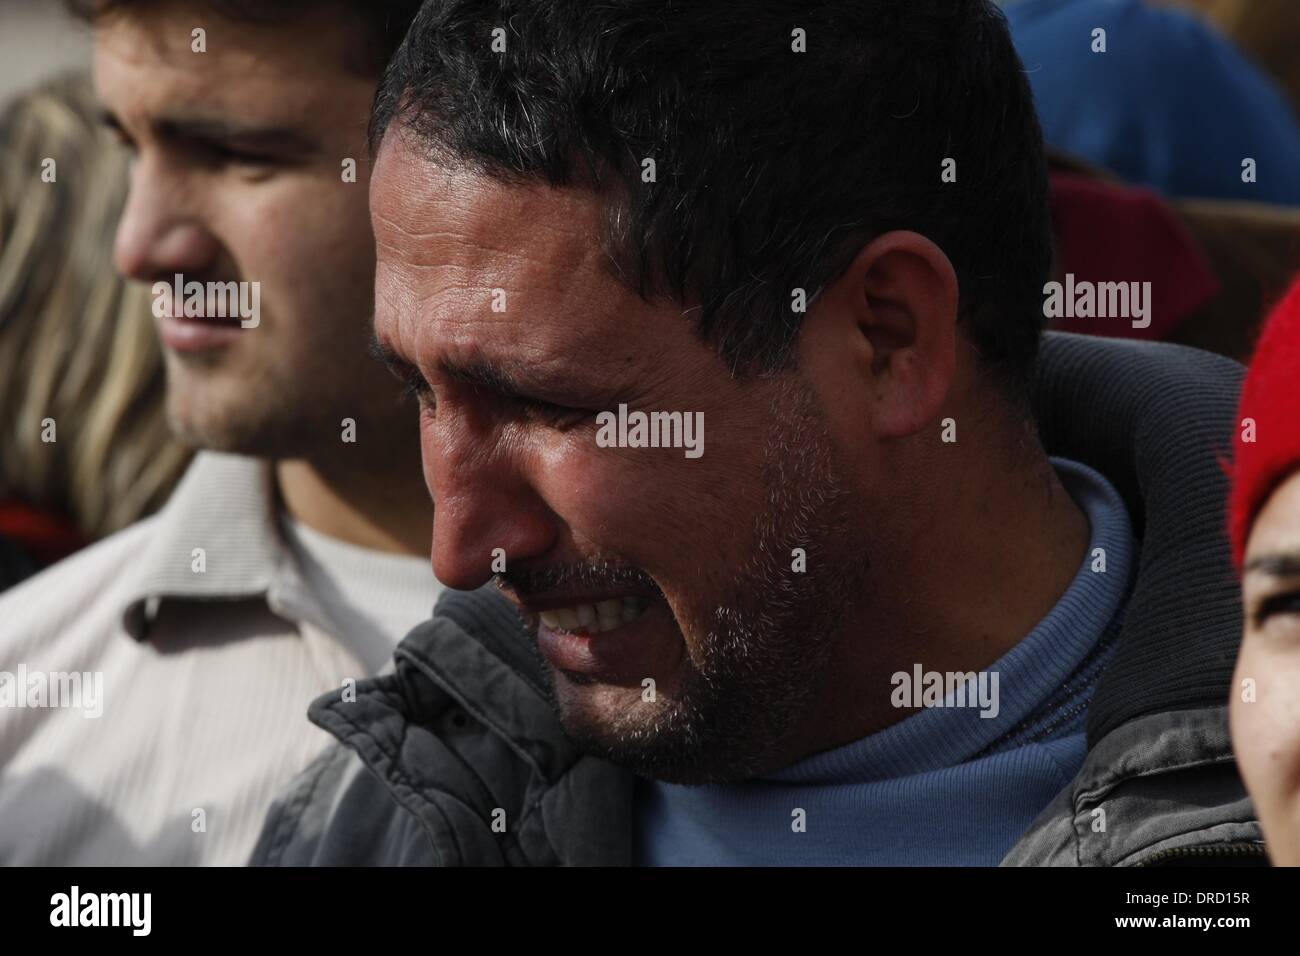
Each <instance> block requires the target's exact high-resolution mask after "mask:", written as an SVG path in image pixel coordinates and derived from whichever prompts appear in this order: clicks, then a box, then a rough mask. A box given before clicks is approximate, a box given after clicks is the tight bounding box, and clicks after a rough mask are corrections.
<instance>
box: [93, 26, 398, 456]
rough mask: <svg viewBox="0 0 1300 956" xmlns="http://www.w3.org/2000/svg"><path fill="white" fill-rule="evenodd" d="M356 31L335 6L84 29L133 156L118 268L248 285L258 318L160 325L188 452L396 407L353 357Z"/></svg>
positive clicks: (331, 429) (359, 282) (315, 430)
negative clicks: (261, 19) (350, 172)
mask: <svg viewBox="0 0 1300 956" xmlns="http://www.w3.org/2000/svg"><path fill="white" fill-rule="evenodd" d="M197 29H202V30H204V31H205V35H204V37H203V40H204V42H205V44H206V52H195V50H194V49H193V45H194V44H195V38H194V36H193V31H195V30H197ZM360 31H361V25H360V24H359V23H354V22H352V21H351V20H350V19H349V18H347V17H344V16H331V17H308V18H304V19H301V20H293V21H290V22H288V23H285V24H274V25H265V24H263V25H252V24H244V23H237V22H233V21H231V20H227V19H225V18H222V17H220V16H218V15H216V14H214V13H212V12H211V11H210V9H209V7H208V6H207V5H205V4H203V3H183V2H169V3H151V4H147V5H145V6H143V7H141V9H140V11H139V12H136V11H130V10H129V11H127V12H126V13H123V14H118V15H110V16H109V17H107V18H105V19H104V20H103V21H102V22H101V23H99V24H97V26H96V30H95V82H96V86H97V88H98V93H99V96H100V98H101V100H102V101H103V104H104V106H105V109H106V112H107V115H108V119H109V122H110V123H111V124H112V125H114V126H115V127H116V128H117V129H118V130H119V131H120V132H121V134H122V136H123V138H124V139H126V140H127V141H128V142H129V143H130V144H131V145H132V146H133V148H134V150H135V153H136V161H135V163H134V166H133V170H132V176H131V187H130V195H129V198H128V201H127V204H126V209H125V211H124V212H123V215H122V220H121V223H120V225H119V228H118V234H117V240H116V246H115V253H116V260H117V264H118V268H119V269H120V270H121V271H122V272H123V273H124V274H125V275H127V276H130V277H132V278H135V279H138V280H142V281H145V282H149V283H156V282H163V283H166V284H167V285H168V286H171V285H172V283H173V280H174V276H175V275H176V274H181V275H182V276H183V281H184V282H186V283H188V282H191V281H195V282H201V283H204V284H205V285H206V283H208V282H227V281H231V282H244V283H253V282H256V283H259V289H258V297H259V303H260V315H259V316H258V324H257V325H256V327H248V328H245V327H241V325H240V324H239V321H238V320H237V319H229V320H223V319H220V318H218V317H217V316H215V315H213V314H212V312H214V311H215V309H212V308H210V307H209V310H208V312H207V313H206V314H205V315H202V316H199V317H191V318H186V317H184V316H174V315H170V314H166V315H164V316H163V317H162V318H161V319H160V320H159V331H160V335H161V338H162V342H163V345H164V351H165V354H166V365H167V378H168V394H167V404H168V412H169V416H170V419H171V421H172V424H173V427H174V428H175V430H176V431H177V433H178V434H179V435H180V436H181V437H182V438H184V439H186V440H188V441H189V442H191V443H193V444H195V445H197V446H200V447H209V448H216V449H221V450H227V451H237V452H241V453H244V454H253V455H268V456H277V457H299V456H305V455H308V454H310V452H311V451H312V450H313V448H315V447H317V446H319V445H321V444H322V443H325V442H337V441H338V436H339V433H340V431H339V430H340V421H341V419H342V418H344V417H349V416H350V417H353V418H354V419H357V420H360V419H361V418H363V417H365V418H371V419H374V420H377V421H385V420H391V419H392V418H393V417H394V412H393V403H394V396H395V390H394V388H393V385H392V382H391V381H390V380H389V378H388V376H386V375H385V374H384V372H383V370H382V368H380V367H379V366H378V365H377V363H374V362H369V361H366V358H365V350H366V346H367V338H368V334H369V329H368V326H367V322H366V318H367V316H368V315H369V314H370V310H371V297H372V288H373V285H372V284H373V269H374V244H373V239H372V236H371V233H370V228H369V219H368V215H367V210H366V199H367V196H366V192H367V183H368V177H369V169H368V166H367V163H366V160H365V157H366V144H365V129H366V122H367V118H368V112H369V107H370V101H371V97H372V94H373V91H374V85H375V81H374V80H372V79H366V78H364V77H361V76H359V75H357V74H355V73H354V72H353V71H352V70H351V69H349V68H348V63H349V57H351V59H352V61H354V62H355V61H357V60H358V59H359V57H358V56H357V48H358V47H359V46H360V41H359V40H358V36H359V35H360ZM347 159H352V160H355V163H356V177H355V179H356V181H355V182H347V181H345V176H344V171H345V169H344V161H345V160H347ZM244 288H245V291H246V294H247V296H248V299H247V301H250V302H251V301H252V287H251V286H245V287H244ZM169 305H171V302H170V297H164V304H163V305H162V306H161V307H158V306H156V307H155V314H157V313H158V312H160V311H171V310H170V309H168V306H169ZM181 305H182V303H176V306H177V307H178V308H177V309H176V311H180V309H179V306H181Z"/></svg>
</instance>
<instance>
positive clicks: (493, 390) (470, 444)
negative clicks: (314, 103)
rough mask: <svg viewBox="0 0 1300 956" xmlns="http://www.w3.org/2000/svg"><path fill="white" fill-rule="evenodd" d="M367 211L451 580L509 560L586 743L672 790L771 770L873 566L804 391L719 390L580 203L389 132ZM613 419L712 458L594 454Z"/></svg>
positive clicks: (647, 450) (683, 329) (640, 450)
mask: <svg viewBox="0 0 1300 956" xmlns="http://www.w3.org/2000/svg"><path fill="white" fill-rule="evenodd" d="M371 197H372V198H371V204H372V216H373V221H374V229H375V236H376V240H377V250H378V268H377V273H376V309H375V333H376V337H377V338H378V340H379V343H380V345H381V347H382V348H384V349H386V350H387V351H388V352H389V353H390V361H391V364H392V365H393V367H394V370H395V371H397V372H398V374H399V375H402V376H415V375H416V374H417V372H418V375H419V377H420V378H422V379H423V380H424V381H425V382H427V383H428V384H429V385H430V386H431V388H429V389H427V390H426V392H425V394H424V395H423V396H422V399H421V415H420V420H421V426H420V427H421V434H422V442H423V451H424V468H425V478H426V481H427V482H428V485H429V489H430V491H431V492H432V494H433V497H434V501H435V505H436V507H437V509H438V521H437V525H436V528H435V534H434V552H433V558H434V570H435V571H436V573H437V574H438V577H439V578H440V579H442V580H443V581H444V582H446V583H447V584H449V585H450V586H453V587H458V588H472V587H475V586H477V585H479V584H482V583H483V582H485V581H486V580H488V579H489V577H491V576H492V574H493V572H499V571H500V565H499V563H498V564H497V565H496V566H495V567H494V555H495V556H496V558H498V559H500V558H502V557H503V558H504V560H505V561H506V566H505V571H504V573H499V574H498V582H499V583H500V584H502V585H503V587H504V588H505V590H506V591H507V593H508V594H510V595H511V596H512V597H514V598H515V599H516V600H517V601H519V602H520V603H521V605H522V606H523V608H524V609H525V611H528V612H530V613H533V614H536V618H535V619H534V620H535V623H536V625H537V627H538V631H537V639H538V645H539V649H540V651H541V653H542V655H543V657H544V658H545V660H546V661H547V662H548V664H549V665H550V671H551V673H552V676H553V681H554V690H555V694H556V698H557V704H558V706H559V709H560V712H561V716H562V718H563V720H564V722H565V725H566V728H567V729H568V730H569V732H570V733H571V734H572V735H574V736H575V737H576V738H578V739H579V740H581V741H583V742H584V743H586V744H587V745H588V746H589V747H591V748H592V749H593V750H595V751H596V752H599V753H603V754H605V755H607V756H609V757H611V758H613V759H615V760H617V761H618V762H620V763H622V764H624V765H626V766H630V767H632V768H634V769H638V770H641V771H643V772H645V773H648V774H650V775H653V776H656V777H660V778H662V779H669V780H679V781H702V780H709V779H733V778H738V777H743V776H746V775H748V774H750V773H752V772H754V771H755V770H756V769H759V768H761V767H762V766H763V765H764V762H765V761H767V760H768V759H769V758H770V756H771V753H772V750H773V748H774V747H775V745H776V743H777V742H778V741H779V740H780V739H781V737H782V735H783V734H784V733H785V732H786V731H788V730H789V729H790V727H791V726H792V723H793V722H794V721H795V720H796V718H797V716H798V715H799V713H800V712H801V710H802V708H803V707H804V705H805V704H806V702H807V698H808V696H809V694H810V693H811V692H812V690H813V687H814V685H815V683H816V681H817V679H818V677H819V675H820V673H821V672H822V670H823V668H824V666H825V662H826V659H827V652H828V647H829V645H830V643H831V642H832V640H833V639H834V637H835V636H836V633H837V630H836V629H837V627H838V622H839V620H840V617H841V614H842V613H843V612H844V609H845V603H846V600H847V599H848V597H849V596H850V595H851V594H853V593H855V592H856V590H857V589H858V588H859V587H860V586H861V581H862V578H863V573H864V568H865V563H866V558H865V553H864V546H863V537H862V536H861V534H860V533H859V529H857V528H856V527H855V517H856V516H855V514H854V512H853V508H852V506H851V499H852V497H853V495H852V493H851V492H850V490H849V489H848V488H847V487H846V485H845V481H844V478H845V476H844V469H843V468H842V466H841V462H840V460H839V457H838V455H837V454H836V451H835V447H834V444H833V442H832V441H831V440H830V438H829V436H828V434H827V432H826V430H825V427H824V424H823V418H822V415H821V414H820V411H819V408H818V405H817V402H816V400H815V399H814V397H813V395H812V394H811V393H810V391H809V390H808V389H807V388H806V386H805V384H804V383H803V381H802V380H801V379H800V378H799V377H798V375H796V374H783V375H778V376H774V377H770V378H744V379H735V378H733V377H731V376H730V375H729V374H728V371H727V368H726V365H725V363H724V362H723V360H722V359H721V358H720V357H719V355H718V354H717V353H716V352H715V351H714V350H713V349H712V348H710V347H708V346H706V345H705V344H703V343H702V342H701V341H699V340H698V339H697V337H696V334H695V332H694V330H693V328H692V325H691V322H690V319H689V317H685V316H683V315H682V314H681V310H680V309H679V308H675V307H670V306H665V305H658V304H656V305H650V304H647V303H646V302H644V301H642V300H641V299H639V298H638V297H637V296H636V295H634V294H633V293H632V292H630V291H628V290H627V289H626V288H624V287H623V286H622V285H620V284H619V283H618V282H616V281H614V279H613V278H611V276H610V272H609V266H608V265H607V263H606V261H605V257H604V254H603V252H602V251H601V245H600V243H599V242H598V240H597V238H596V237H597V236H598V235H599V231H600V212H599V209H598V206H597V203H596V201H595V200H594V199H592V198H591V197H588V196H586V195H585V194H583V193H581V192H580V191H577V190H566V191H553V190H547V189H544V188H540V187H537V188H532V187H506V186H501V185H498V184H495V183H493V182H491V181H489V180H486V179H484V178H482V177H478V176H475V175H473V174H469V173H453V172H449V171H447V170H444V169H442V168H440V167H438V166H436V165H434V164H432V163H430V162H429V161H427V160H426V159H424V158H423V157H422V155H421V154H420V152H419V151H418V149H415V148H413V147H411V146H409V145H408V144H407V142H406V141H405V138H404V137H403V136H402V135H401V134H400V133H397V132H395V131H390V132H389V134H388V135H387V137H386V139H385V141H384V144H383V146H382V148H381V150H380V154H379V157H378V159H377V162H376V167H375V177H374V180H373V182H372V194H371ZM408 366H409V367H408ZM417 384H418V382H417ZM620 404H626V405H627V406H628V408H629V411H643V412H655V411H659V412H678V413H682V414H683V415H693V414H694V413H703V437H704V439H705V440H704V443H703V454H702V455H700V456H698V457H688V455H687V449H685V448H682V447H675V448H674V447H668V448H665V447H658V448H656V447H602V445H601V444H600V442H599V441H598V437H599V432H600V427H599V423H598V422H597V416H598V414H599V413H601V412H617V410H618V408H619V406H620ZM497 549H500V550H497ZM797 549H801V550H797ZM801 554H802V555H803V556H802V557H801ZM650 682H653V684H651V683H650Z"/></svg>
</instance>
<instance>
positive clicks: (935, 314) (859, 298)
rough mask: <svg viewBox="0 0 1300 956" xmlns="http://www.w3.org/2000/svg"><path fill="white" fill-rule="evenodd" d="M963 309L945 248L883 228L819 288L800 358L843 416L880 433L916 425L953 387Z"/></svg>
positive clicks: (927, 419) (898, 433) (909, 430)
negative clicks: (881, 233)
mask: <svg viewBox="0 0 1300 956" xmlns="http://www.w3.org/2000/svg"><path fill="white" fill-rule="evenodd" d="M957 309H958V288H957V274H956V272H955V271H954V270H953V267H952V263H951V262H949V261H948V257H947V256H946V255H945V254H944V252H943V250H941V249H940V248H939V247H938V246H936V245H935V244H934V243H933V242H931V241H930V240H929V239H927V238H925V237H924V236H922V235H919V234H918V233H915V232H890V233H886V234H885V235H883V236H880V237H879V238H877V239H875V240H873V241H872V242H871V243H869V244H868V245H866V246H864V247H863V248H862V249H861V250H860V251H859V252H858V254H857V256H856V257H855V258H854V260H853V262H852V263H851V264H850V265H849V267H848V269H846V270H845V271H844V273H843V274H842V275H841V276H840V277H839V278H838V279H836V280H835V281H834V282H833V283H832V284H831V285H829V286H828V287H827V288H826V289H825V290H824V291H823V293H822V295H821V296H820V297H819V299H818V301H817V304H816V306H815V307H814V308H813V310H812V312H810V314H809V316H808V319H807V321H806V322H805V328H804V333H805V334H804V335H801V343H800V353H801V354H800V362H801V365H802V366H803V367H805V368H807V369H809V371H810V372H811V375H810V377H811V379H812V380H813V381H814V382H816V383H817V387H818V388H819V389H825V390H826V391H827V392H828V394H827V396H826V397H827V401H828V407H831V408H836V409H838V410H839V411H841V412H842V413H843V415H844V419H845V421H846V422H857V423H860V424H859V425H858V426H857V427H862V424H865V425H867V427H869V428H870V430H871V431H872V433H874V434H875V435H876V436H877V437H879V438H897V437H902V436H905V435H910V434H913V433H915V432H917V431H920V430H921V429H922V428H924V427H925V426H926V425H928V424H930V423H931V422H933V421H934V420H935V419H936V418H937V417H938V414H939V411H940V409H941V408H942V406H943V404H944V402H945V400H946V399H947V397H948V393H949V390H950V389H951V386H952V383H953V378H954V376H955V374H956V366H957V335H958V332H957ZM846 405H847V406H849V407H846Z"/></svg>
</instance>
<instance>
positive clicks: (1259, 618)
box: [1255, 591, 1300, 625]
mask: <svg viewBox="0 0 1300 956" xmlns="http://www.w3.org/2000/svg"><path fill="white" fill-rule="evenodd" d="M1283 615H1298V616H1300V591H1291V592H1288V593H1284V594H1274V595H1272V596H1271V597H1267V598H1265V599H1264V600H1263V601H1260V603H1259V608H1258V610H1256V612H1255V623H1256V625H1261V624H1263V623H1264V622H1266V621H1268V620H1269V619H1270V618H1274V617H1280V616H1283Z"/></svg>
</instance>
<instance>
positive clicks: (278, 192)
mask: <svg viewBox="0 0 1300 956" xmlns="http://www.w3.org/2000/svg"><path fill="white" fill-rule="evenodd" d="M223 206H224V207H225V208H227V209H229V210H230V212H231V216H230V218H229V219H227V220H226V222H227V223H228V225H227V226H226V228H223V229H222V232H223V234H224V236H226V237H228V242H227V245H228V248H229V249H230V251H231V254H232V255H233V256H234V257H235V259H236V261H237V263H238V265H239V270H240V272H241V273H242V274H244V275H246V276H248V277H249V278H252V279H257V280H259V281H260V282H261V283H262V286H263V291H262V295H263V300H264V302H265V303H266V304H268V305H270V306H271V308H272V309H273V310H274V311H275V312H277V313H279V314H290V315H292V314H307V315H308V316H309V317H310V318H311V320H312V322H314V323H316V324H319V319H320V317H321V316H328V315H330V314H332V313H334V312H337V311H340V305H341V304H345V303H351V302H352V301H353V300H354V299H355V300H356V301H357V303H358V304H357V305H356V306H355V307H351V306H349V307H347V311H348V312H352V311H354V309H355V308H364V309H365V313H364V314H366V315H368V314H369V310H370V308H371V306H372V303H371V302H370V299H371V297H372V282H373V278H374V268H375V260H374V241H373V239H372V237H371V232H370V221H369V217H368V215H367V213H366V204H365V191H364V187H362V186H360V185H359V184H345V183H341V182H340V183H333V184H331V183H328V182H324V181H322V177H321V176H319V175H317V176H307V175H301V176H295V175H289V176H287V177H286V178H285V179H284V180H283V181H281V182H268V183H262V184H256V185H248V186H245V187H243V188H242V194H241V195H240V196H238V197H235V196H231V197H229V200H228V201H227V202H224V203H223ZM363 298H364V299H365V302H361V300H362V299H363ZM304 331H308V332H309V331H310V330H309V329H308V330H304Z"/></svg>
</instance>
